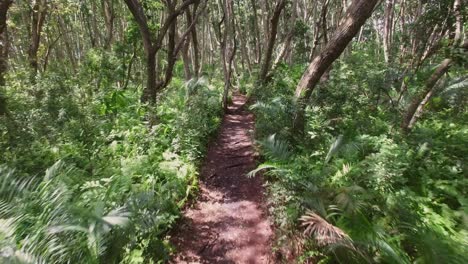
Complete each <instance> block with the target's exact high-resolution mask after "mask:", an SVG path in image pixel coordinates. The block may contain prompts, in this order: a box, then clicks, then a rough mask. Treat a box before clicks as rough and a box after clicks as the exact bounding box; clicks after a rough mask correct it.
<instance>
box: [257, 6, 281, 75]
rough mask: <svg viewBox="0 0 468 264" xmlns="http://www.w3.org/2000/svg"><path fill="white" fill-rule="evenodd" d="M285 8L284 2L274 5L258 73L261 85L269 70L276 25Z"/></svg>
mask: <svg viewBox="0 0 468 264" xmlns="http://www.w3.org/2000/svg"><path fill="white" fill-rule="evenodd" d="M285 6H286V0H279V2H277V3H276V7H275V12H274V13H273V17H272V18H271V21H270V30H269V33H270V34H269V35H268V41H267V47H266V51H265V57H264V58H265V59H264V61H263V64H262V69H261V71H260V76H259V80H260V82H262V83H265V82H266V79H267V75H268V71H269V70H270V64H271V58H272V55H273V48H274V47H275V41H276V35H277V33H278V24H279V19H280V16H281V12H282V11H283V9H284V7H285Z"/></svg>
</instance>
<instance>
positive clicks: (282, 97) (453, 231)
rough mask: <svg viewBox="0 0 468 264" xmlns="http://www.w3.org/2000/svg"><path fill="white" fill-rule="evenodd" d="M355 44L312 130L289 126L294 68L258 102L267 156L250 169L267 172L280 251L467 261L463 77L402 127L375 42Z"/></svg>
mask: <svg viewBox="0 0 468 264" xmlns="http://www.w3.org/2000/svg"><path fill="white" fill-rule="evenodd" d="M353 52H355V53H354V54H351V55H350V56H348V57H347V58H346V60H342V61H339V62H338V64H336V65H334V68H333V70H332V74H331V79H330V80H329V81H328V82H327V83H326V84H322V85H320V87H318V88H317V89H316V91H315V92H314V96H313V99H312V101H311V102H310V104H309V105H308V106H307V108H306V131H305V135H304V137H302V138H298V137H296V135H293V134H291V116H292V115H293V114H294V111H295V110H294V108H295V106H294V103H293V100H292V99H291V98H290V95H291V94H293V92H294V90H293V88H294V87H295V82H294V79H292V80H290V79H288V77H285V76H286V75H289V76H294V75H293V74H292V73H291V72H294V71H295V70H294V69H287V68H284V69H283V68H279V69H278V71H279V73H277V75H275V76H280V77H278V78H277V79H276V78H275V79H274V80H273V82H272V83H271V84H270V86H271V89H270V87H268V88H267V89H266V90H265V91H266V95H265V96H259V98H258V101H257V103H256V104H254V105H253V106H252V109H253V111H255V113H256V116H257V124H256V136H257V138H258V143H259V144H258V145H259V148H260V150H261V153H262V154H263V157H264V158H265V163H263V164H261V165H260V166H259V167H258V169H257V170H254V171H252V173H251V174H254V173H257V172H258V171H263V172H264V174H265V175H266V176H267V177H268V179H269V188H268V189H269V195H270V199H271V209H270V212H271V213H272V215H273V216H274V218H275V222H276V224H277V226H278V235H277V237H278V239H277V244H278V246H277V248H278V250H284V251H285V252H288V251H291V249H290V248H299V250H297V252H296V254H297V261H299V262H300V261H303V262H306V261H310V260H313V261H314V262H319V263H337V262H338V263H465V262H467V261H468V259H467V256H468V255H467V250H468V243H467V240H466V237H467V236H466V235H467V226H466V217H467V211H466V204H467V203H466V189H467V187H468V185H467V183H468V182H467V181H466V179H465V178H466V177H464V174H465V171H466V166H465V165H464V164H465V163H466V156H467V155H468V152H467V148H466V145H467V144H468V142H466V141H467V138H468V137H467V134H466V133H467V129H466V125H462V124H463V122H462V120H464V119H466V108H465V107H462V106H460V105H457V104H454V103H451V102H455V101H454V100H458V102H460V101H459V100H460V99H459V98H463V93H461V92H457V91H458V89H459V87H462V86H464V79H463V78H462V79H455V80H453V81H451V82H449V84H446V86H448V89H444V90H443V91H445V92H442V93H441V94H440V96H437V97H434V98H433V100H432V101H431V102H430V105H429V106H428V107H429V113H428V114H427V118H426V119H425V120H424V121H421V122H420V123H419V126H418V128H417V129H415V130H414V132H413V133H412V134H410V135H403V134H400V133H399V132H398V130H397V129H396V127H398V125H399V122H400V121H399V120H401V119H400V118H401V117H400V116H399V115H398V112H397V111H395V109H393V108H392V106H391V102H390V101H389V99H394V98H395V96H396V95H397V92H396V91H395V90H394V88H395V87H393V84H388V83H387V81H386V78H391V73H388V72H386V71H385V70H384V69H386V66H385V65H383V64H382V63H381V62H379V61H378V60H376V59H375V57H373V56H371V55H370V54H369V51H367V50H366V49H362V50H359V49H357V50H354V51H353ZM363 57H365V58H368V60H365V59H364V60H363ZM363 61H364V62H365V63H363ZM284 67H285V66H284ZM425 78H427V77H421V78H418V79H414V80H413V81H412V83H413V84H412V85H415V86H414V89H416V88H417V87H416V86H417V85H418V86H419V87H420V86H421V85H422V84H421V83H422V81H423V80H425ZM411 89H413V88H411ZM451 91H453V92H454V95H455V96H456V97H455V98H458V99H454V97H451V96H448V94H449V93H451ZM392 97H393V98H392ZM461 100H463V99H461ZM382 102H387V103H382ZM430 110H432V111H430ZM272 135H273V136H272ZM301 216H302V218H301ZM300 219H301V220H300ZM302 225H304V226H302ZM298 234H299V235H298ZM297 237H299V239H297ZM345 237H346V238H347V239H346V241H345V242H344V240H343V238H345ZM295 240H299V242H297V243H296V244H295V245H290V248H289V249H286V248H285V247H286V246H287V245H288V242H286V241H295Z"/></svg>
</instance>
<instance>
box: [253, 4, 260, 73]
mask: <svg viewBox="0 0 468 264" xmlns="http://www.w3.org/2000/svg"><path fill="white" fill-rule="evenodd" d="M251 4H252V12H253V29H254V31H255V35H254V40H255V52H256V54H255V55H256V63H257V64H259V63H260V62H261V61H262V54H263V53H262V45H261V43H260V27H259V25H258V15H257V10H258V8H257V0H251Z"/></svg>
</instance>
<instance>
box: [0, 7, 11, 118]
mask: <svg viewBox="0 0 468 264" xmlns="http://www.w3.org/2000/svg"><path fill="white" fill-rule="evenodd" d="M11 3H13V1H12V0H2V1H0V116H2V115H7V113H8V110H7V105H6V97H5V95H4V94H3V87H4V86H5V73H6V71H7V68H8V37H7V23H6V22H7V13H8V9H9V8H10V5H11Z"/></svg>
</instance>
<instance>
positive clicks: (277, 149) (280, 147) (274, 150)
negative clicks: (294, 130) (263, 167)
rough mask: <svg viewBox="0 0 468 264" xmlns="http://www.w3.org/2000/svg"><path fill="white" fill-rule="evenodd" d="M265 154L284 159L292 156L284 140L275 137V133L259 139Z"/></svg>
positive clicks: (272, 157) (274, 158)
mask: <svg viewBox="0 0 468 264" xmlns="http://www.w3.org/2000/svg"><path fill="white" fill-rule="evenodd" d="M259 144H260V146H261V147H262V148H263V150H264V153H265V155H267V156H268V157H269V158H271V159H273V160H279V161H286V160H288V159H289V158H290V157H291V156H292V152H291V151H290V150H289V145H288V143H287V142H286V141H284V140H280V139H278V138H276V134H273V135H270V136H269V137H267V138H266V139H264V140H260V141H259Z"/></svg>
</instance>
